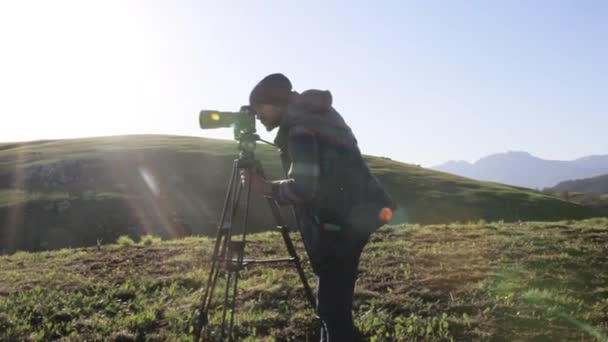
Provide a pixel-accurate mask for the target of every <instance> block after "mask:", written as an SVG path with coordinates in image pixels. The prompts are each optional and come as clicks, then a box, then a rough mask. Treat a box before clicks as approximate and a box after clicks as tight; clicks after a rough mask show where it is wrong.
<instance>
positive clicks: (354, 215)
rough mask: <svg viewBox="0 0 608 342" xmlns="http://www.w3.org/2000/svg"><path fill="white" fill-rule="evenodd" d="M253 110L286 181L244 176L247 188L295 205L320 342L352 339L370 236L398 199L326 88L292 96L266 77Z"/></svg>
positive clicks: (277, 79)
mask: <svg viewBox="0 0 608 342" xmlns="http://www.w3.org/2000/svg"><path fill="white" fill-rule="evenodd" d="M249 101H250V105H251V106H252V107H253V109H254V111H255V113H256V116H257V119H258V120H260V122H261V123H262V124H263V125H264V126H265V127H266V129H267V130H268V131H271V130H273V129H275V128H276V127H279V131H278V133H277V136H276V139H275V144H276V145H277V146H278V147H279V148H280V150H281V162H282V164H283V167H284V169H285V171H286V172H287V179H283V180H278V181H273V182H269V181H266V180H264V179H263V178H262V177H260V176H258V175H257V174H255V173H247V172H243V173H242V174H241V179H242V182H243V183H244V184H247V183H248V182H250V183H251V188H252V191H254V192H257V193H260V194H263V195H266V196H270V197H272V198H273V199H274V200H275V201H276V202H277V203H279V204H281V205H288V204H291V205H294V206H295V212H296V217H297V220H298V223H299V229H300V232H301V234H302V237H303V240H304V244H305V247H306V250H307V252H308V255H309V258H310V261H311V264H312V267H313V271H314V272H315V274H316V275H317V277H318V286H317V312H318V315H319V317H320V318H321V321H322V329H321V341H327V342H337V341H339V342H344V341H354V340H355V328H354V325H353V318H352V301H353V292H354V287H355V282H356V279H357V272H358V266H359V257H360V255H361V251H362V250H363V248H364V246H365V244H366V243H367V241H368V238H369V235H370V234H371V233H372V232H373V231H375V230H376V229H377V228H378V227H380V226H381V225H383V224H385V223H387V222H388V221H390V219H391V218H392V211H393V209H394V208H395V205H394V203H393V201H392V200H391V199H390V197H389V196H388V194H387V193H386V192H385V191H384V189H383V188H382V186H381V185H380V184H379V182H378V180H377V179H376V178H375V177H374V176H373V175H372V174H371V172H370V170H369V168H368V166H367V164H366V163H365V161H364V159H363V157H362V156H361V152H360V151H359V148H358V146H357V140H356V139H355V137H354V135H353V133H352V131H351V129H350V128H349V127H348V125H346V123H345V122H344V120H343V119H342V117H341V116H340V114H339V113H338V112H337V111H336V110H335V109H334V108H333V107H332V97H331V94H330V93H329V92H328V91H321V90H307V91H305V92H303V93H301V94H300V93H297V92H295V91H292V86H291V82H290V81H289V79H288V78H287V77H285V76H284V75H282V74H272V75H269V76H267V77H265V78H264V79H262V80H261V81H260V82H259V83H258V84H257V85H256V86H255V87H254V88H253V90H252V92H251V95H250V99H249Z"/></svg>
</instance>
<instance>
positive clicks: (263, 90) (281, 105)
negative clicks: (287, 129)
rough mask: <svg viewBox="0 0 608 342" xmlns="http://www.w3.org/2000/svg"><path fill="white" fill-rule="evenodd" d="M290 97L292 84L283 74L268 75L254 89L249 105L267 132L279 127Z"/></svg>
mask: <svg viewBox="0 0 608 342" xmlns="http://www.w3.org/2000/svg"><path fill="white" fill-rule="evenodd" d="M290 95H291V82H290V81H289V79H288V78H287V77H285V75H283V74H271V75H268V76H266V77H264V78H263V79H262V80H261V81H260V82H259V83H258V84H257V85H256V86H255V87H254V88H253V90H252V91H251V94H250V95H249V104H250V105H251V107H253V110H254V111H255V112H256V115H257V118H258V120H260V122H262V124H263V125H264V126H265V127H266V130H268V131H272V130H273V129H274V128H276V127H277V126H279V124H280V123H281V119H282V118H283V114H284V112H285V108H287V103H288V102H289V96H290Z"/></svg>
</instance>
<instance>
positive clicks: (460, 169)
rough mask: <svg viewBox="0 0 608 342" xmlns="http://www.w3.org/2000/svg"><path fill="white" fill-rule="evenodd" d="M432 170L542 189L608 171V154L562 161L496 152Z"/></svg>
mask: <svg viewBox="0 0 608 342" xmlns="http://www.w3.org/2000/svg"><path fill="white" fill-rule="evenodd" d="M432 169H434V170H438V171H444V172H448V173H453V174H456V175H459V176H463V177H468V178H473V179H477V180H485V181H493V182H499V183H504V184H510V185H515V186H522V187H527V188H536V189H542V188H547V187H551V186H554V185H556V184H557V183H559V182H563V181H566V180H572V179H581V178H589V177H595V176H599V175H603V174H608V155H597V156H587V157H583V158H579V159H576V160H572V161H561V160H545V159H541V158H538V157H535V156H533V155H531V154H530V153H527V152H521V151H510V152H506V153H497V154H492V155H490V156H487V157H484V158H481V159H479V160H478V161H477V162H475V163H473V164H471V163H469V162H466V161H449V162H447V163H445V164H441V165H437V166H435V167H432Z"/></svg>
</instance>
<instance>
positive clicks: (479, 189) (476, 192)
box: [0, 135, 608, 254]
mask: <svg viewBox="0 0 608 342" xmlns="http://www.w3.org/2000/svg"><path fill="white" fill-rule="evenodd" d="M258 146H259V147H258V149H257V157H258V158H259V159H260V160H261V162H262V164H263V165H264V167H265V169H266V171H267V173H268V174H269V178H270V179H278V178H282V171H281V170H280V167H279V159H278V153H277V151H276V150H275V149H274V148H273V147H270V146H267V145H263V144H259V145H258ZM236 154H237V148H236V144H235V142H233V141H224V140H213V139H204V138H196V137H184V136H164V135H135V136H117V137H100V138H86V139H68V140H54V141H36V142H27V143H13V144H0V222H2V225H1V226H0V254H2V253H5V254H6V253H12V252H15V251H16V250H30V251H34V250H49V249H58V248H63V247H80V246H92V245H95V244H96V243H97V241H99V240H102V241H103V242H111V241H115V240H116V238H117V237H118V236H120V235H125V234H127V235H129V236H131V237H132V238H137V237H138V236H141V235H145V234H154V235H158V236H161V237H163V238H164V239H170V238H180V237H185V236H189V235H209V234H211V233H213V232H214V231H215V227H216V224H217V220H218V217H219V214H220V211H221V207H222V203H223V197H224V193H225V189H226V183H227V181H228V178H229V173H230V168H231V166H232V161H233V159H234V158H235V155H236ZM366 159H367V161H368V163H369V165H370V168H371V169H372V171H373V172H374V173H375V174H376V175H377V176H378V177H379V178H380V180H381V181H382V183H383V184H384V185H385V187H386V188H387V190H388V191H389V192H390V193H391V195H392V196H393V197H394V198H395V199H396V201H397V203H398V205H399V210H398V211H397V213H396V214H397V215H396V218H395V221H394V223H396V224H399V223H406V222H407V223H421V224H429V223H449V222H456V221H459V222H464V223H466V222H476V221H478V220H480V219H483V220H487V221H497V220H504V221H505V222H513V221H518V220H522V221H527V220H537V221H548V220H561V219H582V218H587V217H594V216H604V215H608V208H598V207H590V206H585V205H581V204H577V203H572V202H569V201H565V200H563V199H560V198H558V197H554V196H551V195H547V194H543V193H541V192H538V191H533V190H530V189H525V188H518V187H512V186H507V185H503V184H498V183H491V182H480V181H475V180H471V179H467V178H463V177H458V176H454V175H451V174H447V173H442V172H437V171H433V170H429V169H425V168H422V167H419V166H417V165H412V164H407V163H402V162H398V161H393V160H390V159H387V158H382V157H372V156H368V157H366ZM252 212H253V213H254V214H253V215H252V217H251V219H252V224H251V229H252V230H253V231H256V232H260V231H267V230H269V229H272V227H273V226H274V224H275V223H274V221H273V219H272V216H271V213H270V210H269V209H268V207H267V206H266V203H265V201H263V200H261V199H260V198H255V197H254V200H253V208H252ZM288 213H289V211H285V212H284V214H285V215H286V216H287V217H288V218H289V217H290V216H289V215H288ZM288 222H291V223H293V221H289V220H288ZM292 225H293V224H292Z"/></svg>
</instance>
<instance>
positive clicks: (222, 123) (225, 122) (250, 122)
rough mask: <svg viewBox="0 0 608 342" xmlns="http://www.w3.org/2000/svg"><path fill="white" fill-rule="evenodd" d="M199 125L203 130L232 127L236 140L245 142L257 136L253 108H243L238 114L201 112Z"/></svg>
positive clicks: (213, 111)
mask: <svg viewBox="0 0 608 342" xmlns="http://www.w3.org/2000/svg"><path fill="white" fill-rule="evenodd" d="M199 123H200V126H201V128H202V129H213V128H223V127H232V128H233V129H234V139H236V140H239V141H240V140H243V139H246V138H247V137H251V136H254V135H255V132H256V130H255V112H254V111H253V108H251V106H241V109H240V111H238V112H222V111H218V110H205V109H203V110H201V112H200V114H199Z"/></svg>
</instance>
